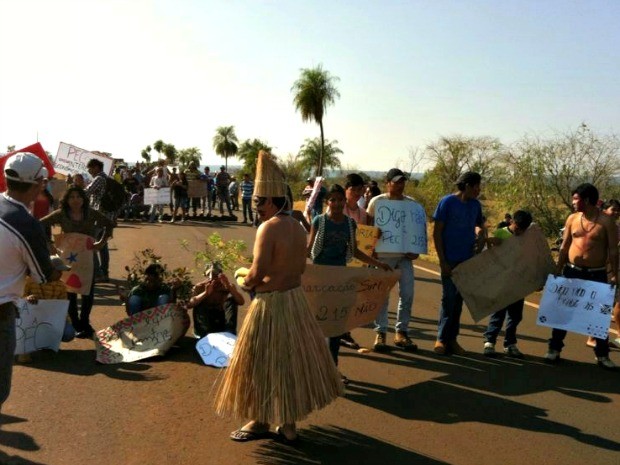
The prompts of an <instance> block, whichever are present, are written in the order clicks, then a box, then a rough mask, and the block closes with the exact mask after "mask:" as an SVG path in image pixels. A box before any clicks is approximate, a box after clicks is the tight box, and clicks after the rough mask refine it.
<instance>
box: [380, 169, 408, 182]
mask: <svg viewBox="0 0 620 465" xmlns="http://www.w3.org/2000/svg"><path fill="white" fill-rule="evenodd" d="M403 178H404V179H405V180H407V176H406V175H405V173H403V172H402V171H401V170H399V169H398V168H392V169H391V170H390V171H388V172H387V175H386V176H385V180H386V181H387V182H397V181H400V180H401V179H403Z"/></svg>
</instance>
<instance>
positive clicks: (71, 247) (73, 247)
mask: <svg viewBox="0 0 620 465" xmlns="http://www.w3.org/2000/svg"><path fill="white" fill-rule="evenodd" d="M54 243H55V244H56V248H57V249H58V250H59V251H60V254H59V255H60V258H62V261H63V262H64V263H65V265H69V266H70V267H71V271H63V272H62V280H63V282H64V283H65V284H66V285H67V292H73V293H75V294H83V295H88V294H90V287H91V286H92V284H93V273H94V271H95V265H94V260H93V258H94V255H93V254H94V250H95V249H94V247H93V244H94V243H95V240H94V239H93V238H92V237H90V236H87V235H86V234H80V233H67V234H58V235H55V236H54Z"/></svg>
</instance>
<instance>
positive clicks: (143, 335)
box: [95, 304, 189, 364]
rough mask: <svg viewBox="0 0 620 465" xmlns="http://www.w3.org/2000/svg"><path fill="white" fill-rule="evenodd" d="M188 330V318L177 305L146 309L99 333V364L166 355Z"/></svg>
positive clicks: (97, 338) (96, 343)
mask: <svg viewBox="0 0 620 465" xmlns="http://www.w3.org/2000/svg"><path fill="white" fill-rule="evenodd" d="M187 328H189V316H188V315H187V312H186V311H185V310H183V309H180V308H178V307H177V306H176V304H166V305H160V306H159V307H154V308H150V309H148V310H144V311H143V312H140V313H136V314H135V315H132V316H130V317H127V318H125V319H124V320H121V321H119V322H118V323H115V324H114V325H112V326H110V327H109V328H106V329H102V330H100V331H97V334H96V338H95V346H96V349H97V361H98V362H99V363H105V364H113V363H123V362H135V361H136V360H142V359H145V358H148V357H154V356H156V355H164V354H165V353H166V352H167V351H168V350H169V349H170V347H172V346H173V345H174V343H175V342H176V341H178V340H179V338H181V337H182V336H183V335H184V334H185V332H186V331H187Z"/></svg>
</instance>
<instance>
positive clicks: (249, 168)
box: [237, 139, 271, 177]
mask: <svg viewBox="0 0 620 465" xmlns="http://www.w3.org/2000/svg"><path fill="white" fill-rule="evenodd" d="M261 150H265V151H267V152H271V147H269V146H268V145H267V144H266V143H265V142H263V141H262V140H259V139H254V140H250V139H246V140H245V141H243V142H242V143H241V145H240V146H239V151H238V152H237V158H239V159H240V160H243V171H244V172H246V173H248V174H249V175H250V176H251V177H252V176H254V173H255V172H256V163H257V162H258V152H260V151H261Z"/></svg>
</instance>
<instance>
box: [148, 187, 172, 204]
mask: <svg viewBox="0 0 620 465" xmlns="http://www.w3.org/2000/svg"><path fill="white" fill-rule="evenodd" d="M169 203H170V188H169V187H160V188H159V189H155V188H154V187H149V188H147V189H144V205H168V204H169Z"/></svg>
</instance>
